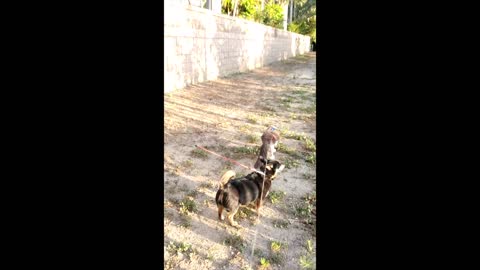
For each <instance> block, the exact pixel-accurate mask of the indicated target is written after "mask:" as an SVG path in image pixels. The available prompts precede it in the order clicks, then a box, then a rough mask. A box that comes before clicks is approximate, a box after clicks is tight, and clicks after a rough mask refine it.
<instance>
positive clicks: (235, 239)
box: [223, 234, 246, 252]
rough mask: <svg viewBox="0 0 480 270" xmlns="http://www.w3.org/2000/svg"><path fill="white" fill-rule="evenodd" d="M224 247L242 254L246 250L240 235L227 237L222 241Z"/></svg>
mask: <svg viewBox="0 0 480 270" xmlns="http://www.w3.org/2000/svg"><path fill="white" fill-rule="evenodd" d="M223 243H224V244H225V245H229V246H231V247H233V248H235V249H237V250H239V251H240V252H243V251H244V250H245V248H246V244H245V241H244V240H243V238H242V237H241V236H240V235H236V234H234V235H229V236H227V238H226V239H225V240H224V241H223Z"/></svg>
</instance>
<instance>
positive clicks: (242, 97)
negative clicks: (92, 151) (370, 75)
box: [164, 52, 316, 269]
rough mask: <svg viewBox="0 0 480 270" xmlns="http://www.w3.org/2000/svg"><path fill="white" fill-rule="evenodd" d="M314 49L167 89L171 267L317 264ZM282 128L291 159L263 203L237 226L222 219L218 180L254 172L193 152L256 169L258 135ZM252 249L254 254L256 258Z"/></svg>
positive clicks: (283, 157) (284, 155)
mask: <svg viewBox="0 0 480 270" xmlns="http://www.w3.org/2000/svg"><path fill="white" fill-rule="evenodd" d="M315 57H316V55H315V53H314V52H312V53H308V54H306V55H303V56H298V57H295V58H291V59H288V60H285V61H281V62H277V63H274V64H272V65H270V66H267V67H264V68H260V69H257V70H254V71H251V72H248V73H241V74H236V75H232V76H229V77H226V78H222V79H219V80H216V81H212V82H206V83H202V84H198V85H194V86H190V87H188V88H186V89H184V90H180V91H174V92H172V93H170V94H166V95H165V102H164V106H165V112H164V113H165V118H164V119H165V120H164V123H165V127H164V130H165V141H164V146H165V147H164V149H165V153H164V160H165V161H164V175H165V190H164V195H165V196H164V198H165V200H164V204H165V206H164V214H165V219H164V227H165V238H164V249H165V257H164V258H165V269H315V253H316V246H315V238H316V231H315V226H316V197H315V189H316V173H315V166H316V156H315V154H314V153H315V148H316V139H315V138H316V125H315V123H316V122H315V121H316V86H315V84H316V65H315ZM270 125H274V126H276V127H278V128H279V129H280V131H281V139H280V145H279V148H278V149H277V153H276V159H277V160H279V161H280V162H281V163H283V164H286V169H285V170H284V171H283V172H281V173H280V174H279V176H278V178H277V179H275V181H274V182H273V184H272V188H271V192H270V194H269V197H268V199H267V200H266V201H265V202H264V205H263V207H262V208H261V217H260V222H259V223H258V224H255V223H254V218H255V216H256V214H255V211H251V210H250V209H248V208H244V209H242V210H241V211H239V212H238V213H237V215H236V216H235V220H236V221H237V222H239V224H240V225H241V226H242V228H241V229H236V228H234V227H231V226H230V225H228V223H227V222H226V221H219V220H218V219H217V208H216V205H215V193H216V191H217V188H218V180H219V178H220V176H221V175H222V174H223V172H225V171H226V170H228V169H233V170H234V171H235V172H236V173H237V176H241V175H246V174H248V173H249V171H248V170H247V169H244V168H242V167H239V166H235V165H233V164H231V163H229V162H227V161H225V160H223V159H221V158H218V157H216V156H214V155H211V154H208V153H205V152H203V151H201V150H198V149H196V148H195V145H200V146H203V147H206V148H208V149H211V150H213V151H215V152H217V153H219V154H221V155H224V156H227V157H230V158H233V159H236V160H237V161H239V162H241V163H242V164H245V165H248V166H253V164H254V163H255V160H256V154H257V153H258V148H259V146H260V143H261V141H260V136H261V134H262V133H263V131H265V129H266V128H267V127H268V126H270ZM252 252H253V255H252Z"/></svg>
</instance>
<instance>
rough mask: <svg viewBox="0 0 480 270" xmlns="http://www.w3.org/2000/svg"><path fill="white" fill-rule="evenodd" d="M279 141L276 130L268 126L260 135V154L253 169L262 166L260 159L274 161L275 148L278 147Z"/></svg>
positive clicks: (278, 134)
mask: <svg viewBox="0 0 480 270" xmlns="http://www.w3.org/2000/svg"><path fill="white" fill-rule="evenodd" d="M279 140H280V133H279V132H278V130H277V128H276V127H274V126H270V127H269V128H268V129H267V130H266V131H265V132H264V133H263V135H262V146H261V147H260V153H259V154H258V158H257V161H256V162H255V165H253V167H254V168H255V169H256V170H258V169H259V168H260V166H261V165H262V162H261V161H260V157H266V159H269V160H274V159H275V155H274V153H275V152H276V150H275V147H277V145H278V141H279Z"/></svg>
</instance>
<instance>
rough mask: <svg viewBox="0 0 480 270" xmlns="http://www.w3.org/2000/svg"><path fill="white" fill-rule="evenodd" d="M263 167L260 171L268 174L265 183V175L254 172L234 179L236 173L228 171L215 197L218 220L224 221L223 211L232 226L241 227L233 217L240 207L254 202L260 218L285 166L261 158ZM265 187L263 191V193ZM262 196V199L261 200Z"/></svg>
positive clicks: (221, 180)
mask: <svg viewBox="0 0 480 270" xmlns="http://www.w3.org/2000/svg"><path fill="white" fill-rule="evenodd" d="M261 162H262V166H261V167H260V171H262V172H263V171H265V163H266V171H265V172H266V173H265V182H264V181H263V179H264V178H263V175H261V174H259V173H258V172H252V173H250V174H248V175H246V176H243V177H239V178H234V177H235V172H234V171H227V172H226V173H224V174H223V176H222V178H221V179H220V187H219V190H218V191H217V195H216V196H215V202H216V203H217V207H218V219H220V220H223V219H224V217H223V216H222V212H223V209H225V210H226V211H227V212H228V215H227V217H228V221H229V222H230V225H232V226H234V227H237V228H238V227H239V225H238V224H237V223H236V222H235V221H234V220H233V216H234V215H235V214H236V213H237V211H238V209H239V207H240V206H246V205H248V204H250V203H252V202H255V209H256V210H257V220H258V218H259V217H260V207H261V202H262V201H263V200H265V197H266V196H267V195H268V192H269V190H270V187H271V185H272V180H273V179H275V177H276V176H277V174H278V173H279V172H280V171H282V170H283V168H284V167H285V165H282V164H280V162H278V161H271V160H267V161H266V162H265V159H263V157H262V158H261ZM262 186H263V191H262ZM261 194H262V195H263V196H262V199H261V200H260V196H261Z"/></svg>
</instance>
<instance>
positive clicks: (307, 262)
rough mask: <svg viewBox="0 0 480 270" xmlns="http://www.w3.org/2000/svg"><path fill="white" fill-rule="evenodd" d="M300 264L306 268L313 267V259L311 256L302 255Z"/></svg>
mask: <svg viewBox="0 0 480 270" xmlns="http://www.w3.org/2000/svg"><path fill="white" fill-rule="evenodd" d="M299 264H300V266H301V267H302V268H304V269H313V261H312V258H311V257H310V256H306V255H302V256H300V260H299Z"/></svg>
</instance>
